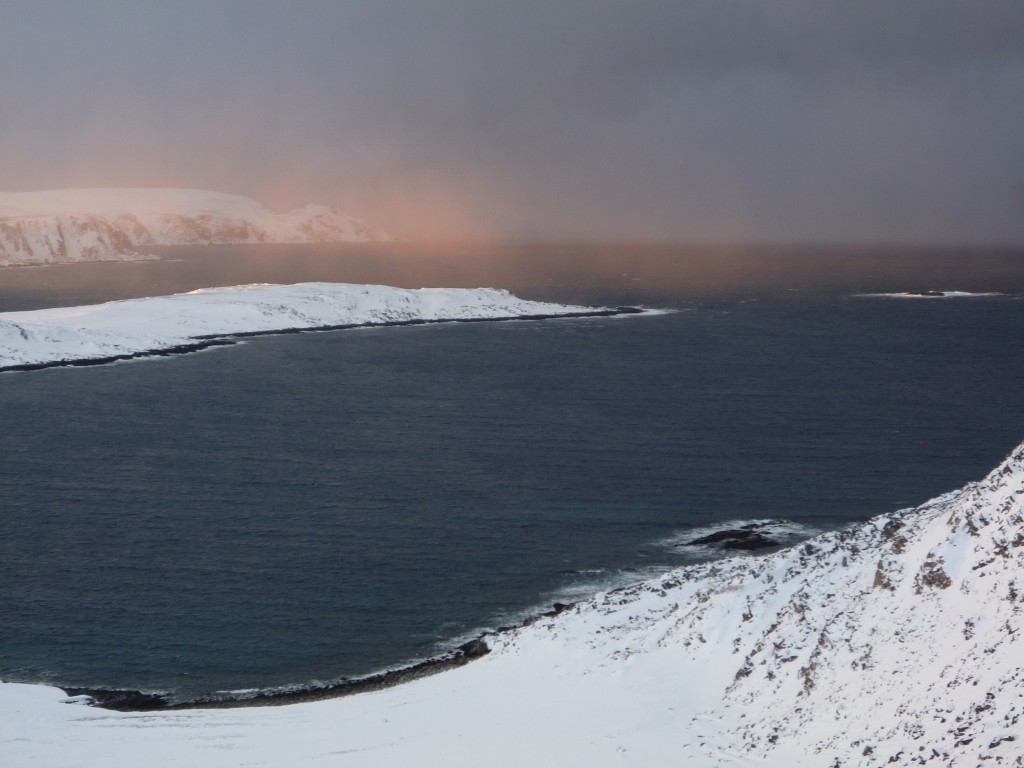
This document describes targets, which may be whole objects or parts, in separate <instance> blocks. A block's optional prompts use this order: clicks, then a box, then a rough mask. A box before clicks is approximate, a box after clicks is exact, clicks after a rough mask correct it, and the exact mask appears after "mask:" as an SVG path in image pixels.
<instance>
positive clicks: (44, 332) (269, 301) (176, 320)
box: [0, 283, 626, 370]
mask: <svg viewBox="0 0 1024 768" xmlns="http://www.w3.org/2000/svg"><path fill="white" fill-rule="evenodd" d="M623 311H626V310H622V309H619V310H609V309H605V308H601V307H596V308H595V307H580V306H571V305H567V304H551V303H547V302H539V301H529V300H526V299H520V298H518V297H517V296H513V295H512V294H511V293H509V292H508V291H504V290H500V289H495V288H419V289H415V290H411V289H405V288H392V287H390V286H385V285H350V284H346V283H299V284H297V285H239V286H233V287H228V288H204V289H201V290H197V291H191V292H190V293H180V294H176V295H174V296H155V297H151V298H144V299H131V300H128V301H111V302H107V303H105V304H93V305H89V306H82V307H59V308H57V309H42V310H33V311H29V312H5V313H0V370H4V369H11V368H14V367H18V366H36V367H38V366H47V365H50V364H54V363H60V362H68V361H83V360H91V361H97V360H110V359H124V358H127V357H136V356H141V355H143V354H147V353H161V352H167V351H170V350H181V351H184V350H183V349H182V348H188V347H195V346H196V344H197V342H199V346H204V345H208V344H210V343H211V337H225V336H231V335H234V334H243V335H253V334H260V333H269V332H274V331H282V330H298V329H312V328H322V327H330V326H339V325H385V324H395V323H410V322H441V321H446V320H500V319H508V318H517V317H554V316H564V315H595V314H597V315H601V314H613V313H621V312H623Z"/></svg>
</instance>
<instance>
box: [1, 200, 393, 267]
mask: <svg viewBox="0 0 1024 768" xmlns="http://www.w3.org/2000/svg"><path fill="white" fill-rule="evenodd" d="M388 239H390V238H389V237H388V236H387V235H385V234H384V233H382V232H379V231H377V230H374V229H373V228H371V227H369V226H368V225H366V224H364V223H363V222H361V221H359V220H358V219H354V218H352V217H350V216H343V215H341V214H340V213H338V212H337V211H336V210H334V209H333V208H329V207H328V206H325V205H307V206H306V207H304V208H300V209H298V210H295V211H292V212H290V213H283V214H275V213H271V212H270V211H269V210H267V209H266V208H265V207H264V206H263V205H261V204H260V203H258V202H256V201H255V200H252V199H250V198H246V197H240V196H238V195H227V194H224V193H220V192H206V191H203V190H192V189H59V190H50V191H47V192H4V193H0V266H6V265H14V264H45V263H56V262H71V261H110V260H125V259H137V258H144V257H143V256H142V255H141V254H140V249H144V248H145V247H146V246H151V245H204V244H226V243H316V242H366V241H372V240H388Z"/></svg>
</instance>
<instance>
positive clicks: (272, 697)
mask: <svg viewBox="0 0 1024 768" xmlns="http://www.w3.org/2000/svg"><path fill="white" fill-rule="evenodd" d="M572 605H574V604H573V603H569V604H567V603H555V604H554V605H553V606H552V608H551V610H549V611H545V612H543V613H540V614H538V615H536V616H533V617H531V618H529V619H526V620H525V621H524V622H523V623H522V624H519V625H514V626H507V627H499V628H498V629H496V630H491V631H487V632H483V633H481V634H480V635H478V636H477V637H475V638H473V639H472V640H470V641H469V642H466V643H463V644H462V645H460V646H458V647H457V648H455V649H453V650H451V651H447V652H445V653H442V654H439V655H437V656H433V657H430V658H428V659H424V660H422V661H418V662H415V663H413V664H410V665H408V666H405V667H399V668H397V669H391V670H386V671H384V672H378V673H376V674H372V675H367V676H365V677H356V678H342V679H341V680H338V681H337V682H334V683H327V684H324V685H310V686H307V687H305V688H294V689H280V690H273V689H270V690H265V691H256V692H255V693H238V694H234V695H232V694H230V693H228V694H225V695H224V696H218V697H200V698H197V699H190V700H188V701H170V700H168V699H167V698H165V697H164V696H161V695H160V694H155V693H144V692H143V691H134V690H124V689H112V688H78V687H69V686H58V687H59V688H60V689H61V690H62V691H64V693H66V694H67V695H68V697H69V698H72V699H77V698H79V697H87V699H86V700H84V701H82V702H81V703H85V704H88V705H89V706H91V707H99V708H101V709H111V710H115V711H117V712H157V711H173V710H183V709H233V708H237V707H275V706H283V705H285V704H300V703H306V702H311V701H323V700H324V699H334V698H339V697H341V696H354V695H355V694H357V693H368V692H370V691H380V690H383V689H385V688H393V687H394V686H396V685H401V684H402V683H408V682H411V681H413V680H418V679H420V678H423V677H428V676H430V675H436V674H437V673H439V672H444V671H446V670H449V669H456V668H458V667H463V666H465V665H466V664H469V662H471V661H473V660H474V659H479V658H480V657H482V656H486V655H487V654H488V653H490V652H491V649H490V647H489V646H488V645H487V639H486V638H488V637H492V636H495V635H498V634H501V633H504V632H510V631H513V630H515V629H518V628H519V627H526V626H529V625H530V624H533V623H534V622H536V621H539V620H540V619H542V618H550V617H552V616H557V615H558V614H560V613H561V612H562V611H565V610H567V609H568V608H570V607H572Z"/></svg>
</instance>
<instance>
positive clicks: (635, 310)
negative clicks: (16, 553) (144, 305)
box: [0, 307, 646, 373]
mask: <svg viewBox="0 0 1024 768" xmlns="http://www.w3.org/2000/svg"><path fill="white" fill-rule="evenodd" d="M645 311H646V310H644V309H643V308H641V307H615V308H614V309H600V310H594V311H592V312H568V313H565V314H560V315H558V314H541V315H519V316H516V317H469V318H448V319H439V320H386V321H384V322H380V323H344V324H341V325H316V326H312V327H309V328H279V329H275V330H270V331H241V332H239V333H215V334H207V335H202V336H193V337H192V338H193V339H195V343H191V344H177V345H175V346H173V347H165V348H163V349H149V350H143V351H140V352H129V353H125V354H123V355H106V356H102V357H83V358H77V359H74V360H66V359H65V360H48V361H46V362H42V363H19V364H17V365H5V366H0V373H10V372H14V371H41V370H45V369H47V368H73V367H87V366H93V365H109V364H110V363H118V362H122V361H125V360H138V359H141V358H146V357H171V356H172V355H185V354H189V353H191V352H200V351H202V350H204V349H209V348H211V347H228V346H231V345H233V344H237V343H238V340H239V339H248V338H252V337H256V336H284V335H288V334H294V333H321V332H324V331H347V330H352V329H354V328H389V327H395V326H403V325H438V324H440V323H499V322H509V321H513V320H558V319H565V318H571V317H613V316H615V315H637V314H643V312H645Z"/></svg>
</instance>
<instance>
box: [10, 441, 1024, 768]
mask: <svg viewBox="0 0 1024 768" xmlns="http://www.w3.org/2000/svg"><path fill="white" fill-rule="evenodd" d="M1022 629H1024V445H1021V446H1019V447H1018V448H1017V449H1016V450H1015V451H1014V452H1013V453H1012V454H1011V456H1010V457H1009V458H1008V459H1007V460H1006V461H1004V462H1003V463H1002V464H1000V465H999V466H998V467H997V468H996V469H995V470H994V471H993V472H991V473H990V474H989V475H988V476H987V477H986V478H985V479H984V480H982V481H981V482H980V483H972V484H970V485H968V486H966V487H965V488H963V489H962V490H960V491H956V492H953V493H948V494H945V495H943V496H940V497H938V498H936V499H933V500H932V501H930V502H927V503H925V504H923V505H922V506H920V507H918V508H916V509H911V510H903V511H900V512H894V513H890V514H885V515H882V516H880V517H877V518H875V519H873V520H871V521H869V522H867V523H863V524H861V525H859V526H854V527H852V528H850V529H847V530H844V531H839V532H833V533H827V534H823V535H821V536H819V537H817V538H814V539H812V540H810V541H807V542H804V543H802V544H800V545H798V546H796V547H793V548H791V549H788V550H783V551H781V552H777V553H775V554H773V555H769V556H766V557H761V558H754V557H741V558H735V559H731V560H725V561H719V562H717V563H708V564H704V565H700V566H693V567H689V568H683V569H678V570H676V571H672V572H669V573H667V574H665V575H664V576H661V577H659V578H656V579H652V580H649V581H646V582H643V583H641V584H638V585H636V586H632V587H627V588H625V589H621V590H616V591H612V592H607V593H604V594H600V595H598V596H596V597H594V598H592V599H590V600H586V601H583V602H580V603H577V604H576V605H573V606H571V607H569V608H568V609H565V610H563V611H561V612H560V613H558V614H557V615H554V616H547V617H543V618H541V619H540V620H539V621H536V622H534V623H533V624H531V625H528V626H525V627H522V628H520V629H516V630H513V631H507V632H502V633H500V634H497V635H493V636H491V637H489V638H488V642H489V643H490V644H491V646H492V651H491V653H490V654H488V655H486V656H484V657H483V658H481V659H479V660H477V661H474V662H472V663H471V664H469V665H468V666H464V667H461V668H459V669H455V670H452V671H448V672H443V673H441V674H438V675H435V676H433V677H428V678H424V679H420V680H416V681H414V682H411V683H408V684H405V685H402V686H399V687H396V688H391V689H388V690H383V691H377V692H373V693H366V694H360V695H358V696H354V697H350V698H341V699H333V700H328V701H320V702H314V703H306V704H295V705H292V706H285V707H267V708H258V709H227V710H185V711H166V712H145V713H121V712H110V711H106V710H102V709H97V708H92V707H83V706H80V705H70V704H63V703H61V702H62V701H63V700H64V699H65V695H64V693H63V692H62V691H60V690H58V689H56V688H49V687H44V686H32V685H16V684H0V754H3V755H4V756H5V758H7V759H8V761H9V762H10V763H11V764H12V765H27V764H39V765H65V764H67V765H71V764H74V765H77V766H85V767H86V768H88V767H90V766H97V768H98V767H99V766H103V767H104V768H111V767H113V768H117V767H119V766H123V767H124V768H128V767H129V766H135V765H137V764H138V757H139V755H140V754H145V755H146V756H147V757H146V761H147V764H148V765H151V766H168V767H169V766H180V765H189V766H196V767H197V768H202V767H206V768H226V767H227V766H237V765H243V764H259V765H288V766H321V765H323V766H328V765H329V766H332V767H335V768H336V767H339V766H365V765H373V766H379V767H380V768H386V767H388V766H395V767H397V766H402V768H405V766H409V765H477V764H487V765H490V766H498V767H507V768H521V767H522V766H525V765H579V766H584V765H585V766H588V768H602V767H604V766H609V767H610V766H624V765H625V766H662V765H685V766H700V768H712V767H714V766H720V767H721V768H726V767H727V766H728V767H729V768H732V767H733V766H778V767H779V768H792V767H793V766H808V767H814V768H819V767H824V768H832V767H836V768H853V767H854V766H858V767H861V768H876V766H918V765H925V766H944V767H945V766H959V767H962V768H975V766H980V765H986V766H987V765H991V766H1017V767H1018V768H1019V766H1021V765H1022V764H1024V669H1022V663H1024V661H1022V660H1024V632H1022V631H1021V630H1022Z"/></svg>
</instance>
